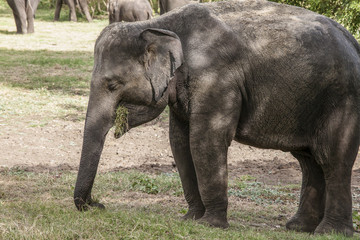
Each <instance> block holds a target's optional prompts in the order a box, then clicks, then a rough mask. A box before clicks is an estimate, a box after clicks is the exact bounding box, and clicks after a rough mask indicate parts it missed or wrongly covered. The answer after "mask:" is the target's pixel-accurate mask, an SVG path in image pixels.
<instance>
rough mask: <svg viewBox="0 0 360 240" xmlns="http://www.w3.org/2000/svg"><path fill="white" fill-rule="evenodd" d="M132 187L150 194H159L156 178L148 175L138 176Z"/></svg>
mask: <svg viewBox="0 0 360 240" xmlns="http://www.w3.org/2000/svg"><path fill="white" fill-rule="evenodd" d="M132 181H133V182H132V184H131V188H132V189H133V190H140V191H141V192H145V193H148V194H158V193H159V187H158V186H157V185H156V184H155V179H153V178H150V177H148V176H146V175H142V176H136V177H134V179H133V180H132Z"/></svg>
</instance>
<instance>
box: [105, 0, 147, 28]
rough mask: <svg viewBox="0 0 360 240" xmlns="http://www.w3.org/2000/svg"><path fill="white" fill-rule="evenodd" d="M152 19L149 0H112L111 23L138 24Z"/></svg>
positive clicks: (110, 5) (110, 6) (110, 9)
mask: <svg viewBox="0 0 360 240" xmlns="http://www.w3.org/2000/svg"><path fill="white" fill-rule="evenodd" d="M151 18H152V8H151V5H150V3H149V1H148V0H110V1H109V23H113V22H121V21H125V22H136V21H145V20H148V19H151Z"/></svg>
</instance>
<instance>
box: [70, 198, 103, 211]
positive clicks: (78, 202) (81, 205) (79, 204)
mask: <svg viewBox="0 0 360 240" xmlns="http://www.w3.org/2000/svg"><path fill="white" fill-rule="evenodd" d="M74 202H75V206H76V208H77V209H78V210H79V211H87V210H89V207H95V208H98V209H105V206H104V205H103V204H101V203H99V202H95V201H93V200H91V199H90V200H87V201H86V202H85V201H84V200H82V199H79V198H75V199H74Z"/></svg>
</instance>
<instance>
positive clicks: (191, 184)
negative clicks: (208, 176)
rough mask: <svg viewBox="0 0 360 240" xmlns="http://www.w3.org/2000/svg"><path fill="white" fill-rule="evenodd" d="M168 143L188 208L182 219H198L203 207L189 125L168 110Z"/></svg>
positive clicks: (203, 210)
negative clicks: (191, 147) (191, 149)
mask: <svg viewBox="0 0 360 240" xmlns="http://www.w3.org/2000/svg"><path fill="white" fill-rule="evenodd" d="M170 145H171V150H172V152H173V155H174V159H175V162H176V166H177V168H178V171H179V174H180V178H181V183H182V186H183V189H184V195H185V199H186V201H187V203H188V205H189V210H188V212H187V213H186V214H185V216H184V217H183V219H199V218H201V217H202V216H203V215H204V212H205V208H204V205H203V203H202V201H201V197H200V193H199V189H198V183H197V179H196V173H195V168H194V163H193V161H192V157H191V153H190V145H189V126H188V124H187V123H183V122H181V121H180V120H178V119H177V117H176V115H175V114H174V113H173V112H172V111H170Z"/></svg>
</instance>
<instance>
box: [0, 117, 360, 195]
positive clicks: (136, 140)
mask: <svg viewBox="0 0 360 240" xmlns="http://www.w3.org/2000/svg"><path fill="white" fill-rule="evenodd" d="M83 126H84V122H83V121H81V122H72V121H63V120H52V121H51V122H50V123H49V124H47V125H46V126H43V127H39V126H38V127H29V126H28V123H27V122H26V120H23V122H22V121H21V120H18V121H17V122H16V123H13V124H12V123H7V124H3V125H2V126H1V134H0V142H1V144H0V152H1V155H0V156H1V157H0V167H21V168H27V169H29V170H33V171H42V170H46V169H54V170H76V169H77V168H78V165H79V159H80V152H81V145H82V135H83ZM228 155H229V157H228V163H229V172H230V173H229V176H230V177H233V176H237V175H238V176H241V175H250V176H254V177H256V178H257V181H261V182H265V183H274V184H276V183H285V184H290V183H299V182H300V181H301V171H300V167H299V164H298V162H297V160H296V159H294V158H293V157H292V156H291V154H289V153H285V152H281V151H276V150H264V149H258V148H254V147H250V146H246V145H242V144H239V143H236V142H235V141H233V143H232V145H231V146H230V148H229V154H228ZM359 157H360V156H358V158H359ZM129 168H132V169H139V170H142V171H147V172H149V171H150V172H159V171H164V172H169V171H176V167H175V163H174V159H173V156H172V153H171V149H170V144H169V139H168V123H166V122H164V121H159V120H158V121H156V120H155V121H153V122H151V123H149V124H147V125H145V126H140V127H137V128H134V129H131V130H130V131H129V132H128V133H126V134H125V135H124V136H123V137H121V138H120V139H115V138H114V136H113V129H112V130H111V131H110V132H109V134H108V136H107V139H106V143H105V146H104V150H103V154H102V157H101V160H100V166H99V171H102V172H103V171H112V170H121V169H129ZM352 184H353V187H354V189H355V190H356V192H358V191H359V190H360V160H359V159H357V160H356V163H355V166H354V169H353V176H352Z"/></svg>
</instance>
